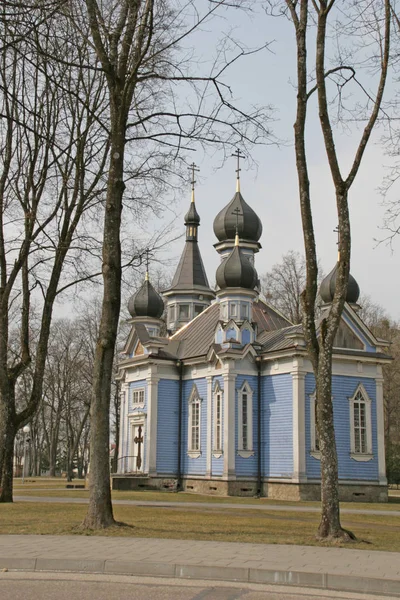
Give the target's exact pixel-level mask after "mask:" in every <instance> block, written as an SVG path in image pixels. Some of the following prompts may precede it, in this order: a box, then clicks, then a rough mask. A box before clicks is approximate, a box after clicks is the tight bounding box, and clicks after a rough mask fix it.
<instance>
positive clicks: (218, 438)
mask: <svg viewBox="0 0 400 600" xmlns="http://www.w3.org/2000/svg"><path fill="white" fill-rule="evenodd" d="M213 412H214V415H213V421H214V428H213V430H214V433H213V453H214V456H215V455H218V456H217V457H219V456H220V455H221V454H222V390H221V387H220V385H219V381H218V380H217V382H216V384H215V387H214V411H213Z"/></svg>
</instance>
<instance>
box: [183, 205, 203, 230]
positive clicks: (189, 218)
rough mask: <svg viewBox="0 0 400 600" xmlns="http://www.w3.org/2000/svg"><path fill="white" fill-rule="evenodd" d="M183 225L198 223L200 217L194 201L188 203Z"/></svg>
mask: <svg viewBox="0 0 400 600" xmlns="http://www.w3.org/2000/svg"><path fill="white" fill-rule="evenodd" d="M185 225H200V217H199V213H198V212H197V210H196V206H195V204H194V201H192V202H191V203H190V208H189V210H188V211H187V213H186V215H185Z"/></svg>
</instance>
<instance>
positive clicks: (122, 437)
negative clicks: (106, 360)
mask: <svg viewBox="0 0 400 600" xmlns="http://www.w3.org/2000/svg"><path fill="white" fill-rule="evenodd" d="M120 394H121V395H120V398H121V410H120V416H119V448H118V473H125V461H126V459H125V454H126V452H125V448H126V441H127V440H126V438H127V430H128V417H127V414H128V398H129V384H127V383H123V384H122V385H121V393H120Z"/></svg>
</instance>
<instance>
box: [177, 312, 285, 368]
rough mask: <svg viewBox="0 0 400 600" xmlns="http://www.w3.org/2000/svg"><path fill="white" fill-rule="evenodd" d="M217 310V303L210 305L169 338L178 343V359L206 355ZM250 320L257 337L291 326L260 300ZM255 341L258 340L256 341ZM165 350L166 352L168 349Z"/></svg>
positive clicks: (216, 318) (212, 335) (211, 338)
mask: <svg viewBox="0 0 400 600" xmlns="http://www.w3.org/2000/svg"><path fill="white" fill-rule="evenodd" d="M219 309H220V305H219V302H215V303H214V304H211V306H209V307H208V308H206V310H204V311H203V312H202V313H201V314H200V315H198V316H197V317H196V318H195V319H193V321H190V323H188V324H187V325H185V326H184V327H182V329H180V330H179V331H177V332H176V333H175V335H173V336H172V337H171V339H170V343H172V342H174V343H176V342H177V341H179V342H180V344H179V348H177V350H176V351H177V355H178V356H179V358H189V357H194V356H203V355H205V354H207V352H208V350H209V348H210V346H211V345H212V344H213V343H214V334H215V329H216V327H217V324H218V321H219ZM252 320H253V321H254V322H255V323H256V324H257V329H258V334H259V335H258V337H260V333H262V332H264V331H269V332H270V331H276V330H279V329H282V328H285V329H286V330H287V329H289V328H288V325H290V326H291V323H290V322H289V321H288V320H287V319H285V318H284V317H283V316H282V315H280V314H279V313H278V312H276V311H275V310H274V309H273V308H272V307H271V306H269V305H268V304H266V303H265V302H263V301H262V300H257V301H256V302H254V304H253V314H252ZM291 327H293V326H291ZM257 341H259V340H258V339H257ZM261 343H262V342H261ZM166 350H167V351H168V350H169V347H168V348H167V349H166ZM174 353H175V352H174Z"/></svg>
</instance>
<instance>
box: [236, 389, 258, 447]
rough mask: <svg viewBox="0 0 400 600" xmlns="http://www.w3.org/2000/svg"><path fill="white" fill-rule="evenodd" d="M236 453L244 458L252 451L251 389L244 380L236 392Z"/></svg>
mask: <svg viewBox="0 0 400 600" xmlns="http://www.w3.org/2000/svg"><path fill="white" fill-rule="evenodd" d="M238 454H239V456H242V457H244V458H249V457H250V456H253V455H254V451H253V390H252V389H251V387H250V386H249V384H248V383H247V381H245V382H244V383H243V385H242V387H241V388H240V390H239V392H238Z"/></svg>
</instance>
